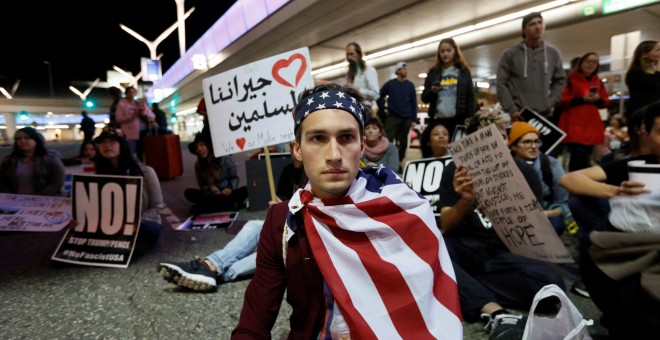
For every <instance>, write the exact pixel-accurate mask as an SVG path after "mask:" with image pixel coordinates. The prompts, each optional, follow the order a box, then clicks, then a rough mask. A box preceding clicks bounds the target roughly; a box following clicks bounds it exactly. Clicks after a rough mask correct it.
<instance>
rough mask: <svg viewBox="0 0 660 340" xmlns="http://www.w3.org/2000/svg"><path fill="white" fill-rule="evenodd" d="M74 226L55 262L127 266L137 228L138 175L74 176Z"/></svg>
mask: <svg viewBox="0 0 660 340" xmlns="http://www.w3.org/2000/svg"><path fill="white" fill-rule="evenodd" d="M71 194H72V200H73V218H74V219H75V220H76V221H77V222H78V225H77V226H76V228H75V229H69V230H67V232H66V234H64V237H62V240H61V241H60V244H59V246H58V247H57V249H56V250H55V253H54V254H53V256H52V259H53V260H55V261H61V262H68V263H76V264H84V265H89V266H100V267H118V268H128V265H129V263H130V261H131V256H132V255H133V249H134V248H135V240H136V239H137V234H138V231H139V229H140V210H141V200H142V177H140V176H98V175H74V176H73V186H72V190H71Z"/></svg>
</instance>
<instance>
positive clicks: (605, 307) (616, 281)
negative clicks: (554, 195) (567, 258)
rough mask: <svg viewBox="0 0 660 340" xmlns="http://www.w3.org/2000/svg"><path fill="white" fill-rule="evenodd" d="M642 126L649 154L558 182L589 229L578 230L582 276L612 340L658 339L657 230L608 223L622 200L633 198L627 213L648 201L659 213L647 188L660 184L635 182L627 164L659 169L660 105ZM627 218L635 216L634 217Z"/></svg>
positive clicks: (648, 226)
mask: <svg viewBox="0 0 660 340" xmlns="http://www.w3.org/2000/svg"><path fill="white" fill-rule="evenodd" d="M643 125H644V127H645V130H646V133H647V138H646V139H645V141H646V144H647V146H648V148H649V150H650V154H648V155H643V156H636V157H631V158H627V159H621V160H617V161H613V162H610V163H606V164H602V165H596V166H592V167H590V168H586V169H582V170H578V171H571V172H569V173H567V174H565V175H564V176H563V177H562V178H561V180H560V184H561V185H562V186H563V187H564V188H566V190H568V191H569V192H570V193H571V195H572V196H571V200H570V201H569V204H570V207H571V209H572V210H573V213H574V216H575V218H576V220H577V221H578V223H580V225H581V226H582V225H584V226H590V229H589V230H586V229H585V228H581V229H580V236H581V239H580V271H581V273H582V279H583V280H584V284H585V285H586V287H587V289H588V291H589V295H590V296H591V299H592V300H593V301H594V303H595V304H596V306H598V308H600V310H601V311H602V312H603V318H604V319H605V320H606V322H603V324H604V326H606V327H607V328H608V330H609V336H610V338H612V339H642V338H648V336H649V335H650V334H660V296H658V292H659V291H660V280H658V279H657V266H658V258H657V255H656V254H657V249H659V248H660V237H658V234H657V233H650V232H649V230H652V229H653V228H657V225H652V223H648V222H650V219H647V220H646V221H647V223H646V224H644V223H638V226H637V227H638V228H639V229H645V230H639V231H637V232H632V231H622V229H618V228H621V227H622V226H619V227H618V228H617V226H616V225H615V224H614V223H613V222H611V221H610V218H608V217H617V216H609V215H610V202H614V201H615V200H618V199H623V198H634V199H632V200H629V201H626V202H625V203H627V204H626V208H627V209H631V210H639V209H643V208H644V205H643V204H644V202H645V201H646V202H648V203H647V204H649V205H648V206H646V209H648V211H650V212H652V213H655V214H657V213H658V209H657V205H658V203H657V202H658V194H657V192H655V191H654V192H653V193H650V194H649V192H650V190H649V189H648V188H647V187H646V186H647V185H653V184H656V183H657V182H655V183H653V182H651V181H649V182H650V183H642V182H638V181H634V180H631V176H630V171H629V162H631V161H641V162H643V163H645V164H649V165H655V166H657V165H658V164H660V101H656V102H654V103H653V104H651V105H649V106H648V107H647V109H646V111H645V113H644V124H643ZM645 171H646V172H647V173H645V174H646V175H652V174H654V172H657V171H658V168H657V167H647V168H645ZM656 174H657V173H656ZM644 198H646V199H644ZM627 214H629V215H635V211H630V212H628V213H627ZM620 215H623V213H621V214H620ZM590 231H591V232H590ZM589 232H590V233H589ZM617 254H619V255H617ZM623 254H625V255H623Z"/></svg>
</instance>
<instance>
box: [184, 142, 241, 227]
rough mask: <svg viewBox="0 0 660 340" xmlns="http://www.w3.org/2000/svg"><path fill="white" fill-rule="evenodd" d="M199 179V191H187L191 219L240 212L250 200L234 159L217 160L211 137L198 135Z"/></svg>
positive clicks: (196, 144)
mask: <svg viewBox="0 0 660 340" xmlns="http://www.w3.org/2000/svg"><path fill="white" fill-rule="evenodd" d="M193 144H194V146H195V152H194V154H195V155H196V156H197V161H196V162H195V176H196V178H197V184H199V189H196V188H188V189H186V190H185V191H184V196H185V197H186V199H187V200H188V201H190V202H192V203H193V206H192V208H191V209H190V214H191V215H199V214H208V213H214V212H222V211H237V210H240V209H243V208H245V203H244V202H245V200H246V199H247V197H248V192H247V187H245V186H243V187H240V188H239V187H238V182H239V178H238V173H237V171H236V162H235V161H234V158H233V157H232V155H227V156H222V157H217V158H216V157H215V154H214V153H213V143H212V142H211V136H209V135H207V134H204V133H198V134H196V135H195V140H194V141H193Z"/></svg>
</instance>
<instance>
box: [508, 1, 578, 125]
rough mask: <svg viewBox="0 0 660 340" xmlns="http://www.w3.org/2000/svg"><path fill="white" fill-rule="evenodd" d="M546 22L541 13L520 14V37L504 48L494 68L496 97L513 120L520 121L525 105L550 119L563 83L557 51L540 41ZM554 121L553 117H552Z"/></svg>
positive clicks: (564, 74) (564, 78)
mask: <svg viewBox="0 0 660 340" xmlns="http://www.w3.org/2000/svg"><path fill="white" fill-rule="evenodd" d="M544 31H545V24H544V22H543V17H542V16H541V13H538V12H532V13H529V14H527V15H526V16H525V17H523V21H522V32H523V33H522V36H523V40H522V41H521V42H520V43H518V44H516V45H514V46H512V47H509V48H508V49H506V50H505V51H504V53H503V54H502V57H501V58H500V62H499V65H498V67H497V97H498V99H499V101H500V104H501V105H502V109H503V110H504V111H505V112H508V113H509V115H511V119H512V120H521V118H520V111H521V110H522V109H523V108H525V107H528V108H530V109H532V110H534V111H536V112H537V113H539V114H541V115H543V116H545V117H547V118H552V113H553V109H554V107H555V105H557V104H558V103H559V98H560V97H561V93H562V91H563V90H564V86H565V84H566V73H565V72H564V69H563V68H562V61H561V55H560V54H559V51H558V50H557V49H556V48H555V47H553V46H551V45H550V44H548V43H546V42H545V41H543V39H542V37H543V33H544ZM552 120H553V121H554V119H552Z"/></svg>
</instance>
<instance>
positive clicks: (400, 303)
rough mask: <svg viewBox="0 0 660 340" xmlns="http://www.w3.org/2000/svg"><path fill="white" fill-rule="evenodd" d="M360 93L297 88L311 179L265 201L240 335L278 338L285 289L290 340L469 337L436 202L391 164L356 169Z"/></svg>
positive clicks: (297, 121) (299, 152) (299, 136)
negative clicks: (286, 195) (283, 198)
mask: <svg viewBox="0 0 660 340" xmlns="http://www.w3.org/2000/svg"><path fill="white" fill-rule="evenodd" d="M360 102H361V97H360V94H359V93H357V92H356V91H355V90H354V89H352V88H350V87H342V86H339V85H337V84H323V85H319V86H317V87H315V88H313V89H308V90H304V91H303V92H302V93H301V94H300V95H299V101H298V104H297V105H296V107H295V109H294V110H293V113H292V116H293V119H294V132H295V137H296V139H295V141H294V143H293V146H294V147H293V154H294V157H295V158H297V159H299V160H301V161H302V162H303V167H304V169H305V173H306V174H307V177H308V178H309V183H308V184H307V185H306V186H305V187H304V188H303V189H299V190H298V191H297V192H296V193H294V195H293V196H292V197H291V199H290V200H289V201H287V202H281V203H278V204H275V205H272V206H271V207H270V208H269V210H268V214H267V216H266V222H265V224H264V227H263V230H262V232H261V237H260V240H259V245H258V247H257V268H256V271H255V274H254V276H253V278H252V281H251V282H250V284H249V285H248V288H247V290H246V292H245V299H244V303H243V309H242V311H241V316H240V319H239V322H238V325H237V326H236V328H235V329H234V330H233V332H232V339H254V338H260V339H267V338H270V336H271V328H272V327H273V324H274V323H275V320H276V319H277V314H278V312H279V309H280V306H281V305H282V298H283V297H284V293H285V292H286V295H287V298H286V299H287V302H288V303H289V304H290V305H291V306H292V310H293V311H292V313H291V317H290V326H291V331H290V333H289V337H290V338H292V339H319V338H321V339H325V338H330V337H332V338H346V339H348V338H391V337H393V336H396V337H406V338H440V339H462V335H463V326H462V324H461V319H460V310H459V306H458V292H457V290H456V281H455V279H454V272H453V269H452V266H451V261H450V259H449V257H448V254H447V252H446V249H445V246H444V242H443V240H442V235H441V234H440V232H439V230H438V229H437V226H436V225H435V220H434V218H433V213H432V211H431V207H430V206H429V203H428V201H427V200H426V199H424V198H422V197H420V196H419V195H418V194H417V193H416V192H415V191H413V190H412V189H410V188H409V187H408V186H407V185H406V184H405V183H403V182H402V181H401V179H400V178H399V177H398V176H397V175H396V174H395V173H394V172H392V170H391V169H389V168H387V167H384V166H381V167H369V168H365V169H360V168H359V162H360V154H361V153H362V152H363V151H364V144H365V137H364V121H365V117H364V112H363V109H362V106H361V105H360ZM411 283H414V285H412V284H411Z"/></svg>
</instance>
